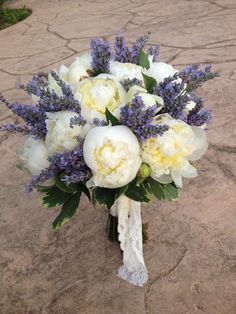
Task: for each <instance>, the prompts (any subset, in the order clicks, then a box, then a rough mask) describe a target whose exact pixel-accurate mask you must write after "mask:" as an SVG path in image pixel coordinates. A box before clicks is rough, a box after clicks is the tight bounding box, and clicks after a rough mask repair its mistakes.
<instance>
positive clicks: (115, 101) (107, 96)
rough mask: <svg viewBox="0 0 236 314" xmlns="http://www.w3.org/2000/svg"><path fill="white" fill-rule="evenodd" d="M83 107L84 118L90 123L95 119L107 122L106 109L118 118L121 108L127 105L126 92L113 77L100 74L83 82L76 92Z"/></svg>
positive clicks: (76, 96)
mask: <svg viewBox="0 0 236 314" xmlns="http://www.w3.org/2000/svg"><path fill="white" fill-rule="evenodd" d="M75 98H76V99H78V100H79V102H80V105H81V114H82V116H83V117H84V118H85V119H86V120H87V121H88V122H90V123H92V122H93V120H94V119H95V118H97V119H99V120H102V121H106V116H105V113H106V108H107V109H108V110H109V111H110V112H111V113H112V114H113V115H114V116H116V117H117V118H118V117H119V112H120V107H121V106H123V105H125V91H124V89H123V87H122V85H121V84H120V83H119V82H118V81H117V80H116V79H115V78H114V77H113V76H111V75H107V74H105V75H104V74H100V75H98V76H97V77H94V78H89V79H86V80H83V81H82V82H81V83H80V84H79V85H78V88H77V89H76V91H75Z"/></svg>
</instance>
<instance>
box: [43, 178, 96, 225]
mask: <svg viewBox="0 0 236 314" xmlns="http://www.w3.org/2000/svg"><path fill="white" fill-rule="evenodd" d="M61 179H62V176H57V177H56V178H55V185H53V186H40V185H38V186H37V190H38V191H39V192H41V193H43V194H44V196H43V198H42V202H43V207H47V208H48V207H56V206H62V207H61V211H60V213H59V215H58V216H57V217H56V218H55V220H54V221H53V223H52V226H53V229H54V230H58V229H59V228H60V227H61V226H62V225H64V224H65V223H66V222H68V221H69V219H70V218H71V217H72V216H73V215H74V214H75V213H76V210H77V208H78V206H79V203H80V197H81V194H82V193H84V194H85V195H86V196H87V197H88V199H89V200H91V197H90V192H89V190H88V188H87V187H86V186H85V184H83V183H82V182H79V183H78V184H75V183H72V184H69V185H66V184H65V183H64V182H63V181H62V180H61Z"/></svg>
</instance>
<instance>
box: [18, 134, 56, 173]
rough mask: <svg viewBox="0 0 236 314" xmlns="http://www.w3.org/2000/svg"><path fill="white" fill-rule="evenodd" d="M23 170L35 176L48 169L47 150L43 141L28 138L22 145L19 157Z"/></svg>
mask: <svg viewBox="0 0 236 314" xmlns="http://www.w3.org/2000/svg"><path fill="white" fill-rule="evenodd" d="M19 158H20V161H21V163H22V165H23V167H24V168H25V169H27V170H28V171H29V172H30V174H31V175H32V176H37V175H39V174H40V172H41V171H42V170H44V169H46V168H48V167H49V165H50V163H49V161H48V149H47V147H46V145H45V142H44V141H43V140H36V139H34V138H33V137H28V138H27V139H26V141H25V142H24V144H23V149H22V152H21V154H20V156H19Z"/></svg>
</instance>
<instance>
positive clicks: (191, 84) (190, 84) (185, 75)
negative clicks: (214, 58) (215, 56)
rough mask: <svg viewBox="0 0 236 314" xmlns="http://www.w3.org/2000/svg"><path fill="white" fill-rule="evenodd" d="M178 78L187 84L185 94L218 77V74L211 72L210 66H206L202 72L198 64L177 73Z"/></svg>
mask: <svg viewBox="0 0 236 314" xmlns="http://www.w3.org/2000/svg"><path fill="white" fill-rule="evenodd" d="M178 76H179V77H180V78H181V79H182V81H183V83H184V84H187V87H186V92H187V93H189V92H192V91H193V90H195V89H197V88H198V87H200V86H201V85H202V83H204V82H206V81H209V80H212V79H214V78H216V77H218V76H219V73H216V72H212V71H211V65H207V66H206V67H205V68H204V69H203V70H202V69H200V65H199V64H193V65H190V66H187V67H186V68H184V69H183V70H182V71H181V72H179V74H178Z"/></svg>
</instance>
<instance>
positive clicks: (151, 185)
mask: <svg viewBox="0 0 236 314" xmlns="http://www.w3.org/2000/svg"><path fill="white" fill-rule="evenodd" d="M144 186H145V188H146V189H149V191H150V192H152V193H153V195H154V196H155V197H156V198H157V199H159V200H161V201H174V200H177V199H178V197H179V190H178V189H177V188H176V186H175V185H174V184H173V183H168V184H162V183H160V182H157V181H155V180H153V179H152V178H151V177H149V178H148V180H147V182H145V184H144Z"/></svg>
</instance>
